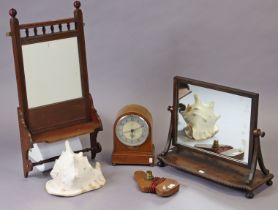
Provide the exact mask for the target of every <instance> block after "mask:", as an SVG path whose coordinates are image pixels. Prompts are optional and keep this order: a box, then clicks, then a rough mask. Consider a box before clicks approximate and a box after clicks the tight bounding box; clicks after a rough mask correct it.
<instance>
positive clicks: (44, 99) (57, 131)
mask: <svg viewBox="0 0 278 210" xmlns="http://www.w3.org/2000/svg"><path fill="white" fill-rule="evenodd" d="M80 6H81V4H80V2H79V1H76V2H74V7H75V10H74V17H72V18H66V19H59V20H54V21H46V22H35V23H27V24H19V21H18V19H17V18H16V15H17V11H16V10H15V9H11V10H10V11H9V14H10V16H11V19H10V27H11V32H9V35H10V36H11V38H12V44H13V53H14V61H15V70H16V79H17V88H18V100H19V107H18V122H19V129H20V137H21V149H22V159H23V170H24V176H25V177H27V176H28V173H29V171H31V170H32V169H33V166H36V165H39V164H43V163H46V162H49V161H54V160H55V159H56V158H57V157H52V158H50V159H47V160H42V161H39V162H31V161H30V160H29V157H28V152H29V150H30V148H32V146H33V144H34V143H42V142H47V143H52V142H56V141H60V140H64V139H66V138H71V137H75V136H79V135H83V134H90V143H91V147H90V148H85V149H83V150H81V151H83V152H88V151H91V155H92V158H94V157H95V155H96V153H98V152H100V151H101V146H100V144H99V143H98V142H97V141H96V137H97V133H98V131H101V130H102V124H101V120H100V118H99V116H98V114H97V111H96V109H95V108H94V105H93V100H92V97H91V95H90V93H89V82H88V72H87V61H86V52H85V39H84V28H83V27H84V23H83V14H82V11H81V9H80ZM77 152H79V151H77Z"/></svg>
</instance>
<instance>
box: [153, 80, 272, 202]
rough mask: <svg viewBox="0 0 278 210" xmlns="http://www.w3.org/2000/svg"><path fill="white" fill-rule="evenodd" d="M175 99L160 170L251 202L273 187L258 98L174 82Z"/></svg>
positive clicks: (201, 84)
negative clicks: (238, 193) (242, 194)
mask: <svg viewBox="0 0 278 210" xmlns="http://www.w3.org/2000/svg"><path fill="white" fill-rule="evenodd" d="M173 93H174V97H173V106H171V107H169V111H171V126H170V131H169V136H168V141H167V144H166V146H165V149H164V151H163V152H162V153H161V154H160V155H159V156H158V159H159V162H158V165H159V166H164V165H165V164H168V165H171V166H174V167H177V168H179V169H182V170H184V171H187V172H190V173H193V174H195V175H198V176H201V177H204V178H206V179H209V180H212V181H214V182H218V183H221V184H224V185H227V186H230V187H234V188H239V189H242V190H245V191H246V196H247V197H248V198H252V197H253V196H254V194H253V191H254V190H255V189H256V188H257V187H259V186H260V185H262V184H264V183H266V184H268V185H271V184H272V181H271V180H272V178H273V175H272V174H270V173H269V171H268V170H267V169H266V168H265V166H264V163H263V158H262V153H261V148H260V137H264V135H265V133H264V132H263V131H261V130H260V129H258V128H257V118H258V101H259V95H258V94H256V93H252V92H248V91H244V90H239V89H235V88H230V87H226V86H221V85H217V84H211V83H207V82H203V81H197V80H193V79H189V78H183V77H175V78H174V91H173ZM171 145H172V146H173V147H171ZM257 161H258V163H259V166H260V168H261V170H258V169H256V165H257Z"/></svg>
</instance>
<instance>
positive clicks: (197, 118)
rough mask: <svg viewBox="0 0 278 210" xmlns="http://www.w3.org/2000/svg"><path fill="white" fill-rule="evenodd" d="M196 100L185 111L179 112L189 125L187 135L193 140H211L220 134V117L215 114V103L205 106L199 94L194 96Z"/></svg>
mask: <svg viewBox="0 0 278 210" xmlns="http://www.w3.org/2000/svg"><path fill="white" fill-rule="evenodd" d="M194 100H195V101H194V103H193V104H191V105H188V106H187V107H186V109H185V110H183V111H179V112H180V114H181V115H182V117H183V119H184V120H185V122H186V123H187V126H186V127H185V135H186V136H187V137H189V138H191V139H193V140H205V139H208V138H211V137H213V136H214V135H215V134H216V133H217V132H218V127H217V126H216V121H217V120H218V119H219V118H220V115H216V114H215V113H214V102H210V103H208V104H203V103H202V102H201V99H200V97H199V96H198V95H197V94H194Z"/></svg>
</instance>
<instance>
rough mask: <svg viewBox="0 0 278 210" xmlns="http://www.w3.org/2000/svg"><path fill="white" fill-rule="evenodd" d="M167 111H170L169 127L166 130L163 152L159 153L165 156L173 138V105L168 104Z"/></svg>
mask: <svg viewBox="0 0 278 210" xmlns="http://www.w3.org/2000/svg"><path fill="white" fill-rule="evenodd" d="M168 111H169V112H170V113H171V120H170V128H169V132H168V137H167V142H166V145H165V147H164V150H163V152H162V153H161V154H160V155H162V156H165V155H166V154H167V153H168V151H169V149H170V146H171V143H172V140H173V120H174V118H173V112H174V109H173V106H168Z"/></svg>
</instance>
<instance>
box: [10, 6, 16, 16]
mask: <svg viewBox="0 0 278 210" xmlns="http://www.w3.org/2000/svg"><path fill="white" fill-rule="evenodd" d="M9 15H10V16H11V17H12V18H15V16H16V15H17V11H16V10H15V9H14V8H11V9H10V10H9Z"/></svg>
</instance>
